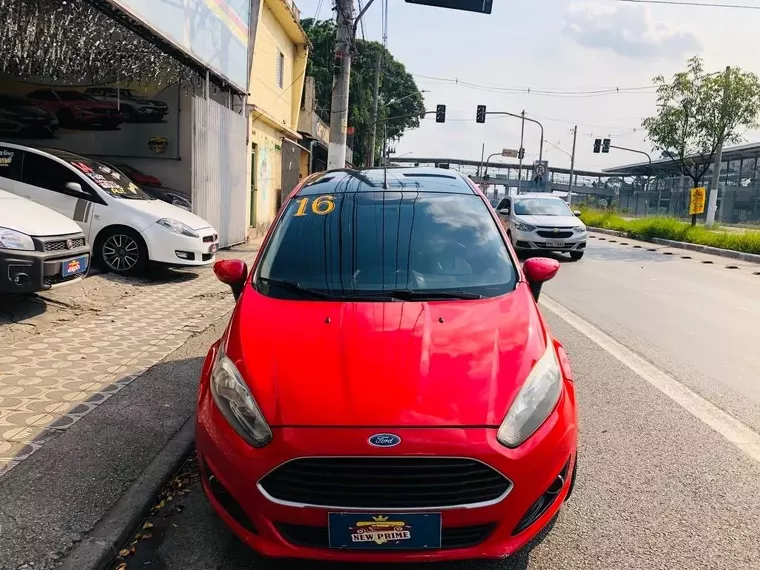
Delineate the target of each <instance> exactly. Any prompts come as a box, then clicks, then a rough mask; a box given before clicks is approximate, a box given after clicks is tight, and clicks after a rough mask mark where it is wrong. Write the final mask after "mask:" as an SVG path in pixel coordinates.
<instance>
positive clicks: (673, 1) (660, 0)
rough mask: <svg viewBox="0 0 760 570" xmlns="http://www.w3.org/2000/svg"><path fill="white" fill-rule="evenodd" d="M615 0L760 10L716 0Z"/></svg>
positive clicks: (619, 0)
mask: <svg viewBox="0 0 760 570" xmlns="http://www.w3.org/2000/svg"><path fill="white" fill-rule="evenodd" d="M612 1H613V2H626V3H628V4H664V5H667V6H699V7H702V8H733V9H739V10H760V6H751V5H747V4H718V3H716V2H690V1H687V0H683V1H681V2H679V1H677V0H612Z"/></svg>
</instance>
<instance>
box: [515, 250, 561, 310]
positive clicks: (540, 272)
mask: <svg viewBox="0 0 760 570" xmlns="http://www.w3.org/2000/svg"><path fill="white" fill-rule="evenodd" d="M557 271H559V261H557V260H556V259H549V258H548V257H531V258H530V259H528V260H526V261H525V263H524V264H523V272H524V273H525V278H526V279H527V280H528V285H529V286H530V292H531V293H533V298H534V299H535V300H536V301H538V297H539V295H541V287H542V286H543V284H544V283H545V282H547V281H549V280H550V279H554V276H555V275H557Z"/></svg>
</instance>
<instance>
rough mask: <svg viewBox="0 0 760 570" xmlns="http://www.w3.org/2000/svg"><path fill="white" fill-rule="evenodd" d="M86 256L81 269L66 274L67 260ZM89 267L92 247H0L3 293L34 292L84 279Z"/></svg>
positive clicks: (0, 281) (1, 291) (0, 290)
mask: <svg viewBox="0 0 760 570" xmlns="http://www.w3.org/2000/svg"><path fill="white" fill-rule="evenodd" d="M82 256H86V257H87V266H86V267H84V268H83V270H82V271H80V272H77V273H75V274H73V275H70V276H67V277H63V276H62V273H61V268H62V263H63V262H64V261H67V260H70V259H74V258H77V257H82ZM89 266H90V248H89V246H87V245H85V246H82V247H77V248H74V249H70V250H65V251H49V252H43V251H18V250H9V249H0V293H34V292H37V291H47V290H48V289H53V288H56V287H60V286H63V285H71V284H73V283H77V282H78V281H81V280H82V279H83V278H84V277H85V276H86V275H87V271H88V269H89Z"/></svg>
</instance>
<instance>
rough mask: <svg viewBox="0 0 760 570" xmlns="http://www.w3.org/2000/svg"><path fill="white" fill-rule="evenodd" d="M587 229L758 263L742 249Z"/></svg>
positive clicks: (759, 258)
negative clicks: (733, 249)
mask: <svg viewBox="0 0 760 570" xmlns="http://www.w3.org/2000/svg"><path fill="white" fill-rule="evenodd" d="M588 229H589V231H591V232H595V233H599V234H606V235H610V236H616V237H625V238H629V239H635V240H637V241H645V242H649V243H654V244H657V245H662V246H664V247H673V248H678V249H685V250H688V251H696V252H698V253H706V254H709V255H717V256H718V257H726V258H729V259H738V260H740V261H746V262H747V263H758V264H760V255H758V254H756V253H744V252H743V251H732V250H730V249H720V248H719V247H711V246H709V245H699V244H696V243H687V242H683V241H673V240H670V239H662V238H651V239H644V238H639V237H632V236H631V235H630V234H629V233H628V232H619V231H617V230H608V229H605V228H595V227H593V226H588Z"/></svg>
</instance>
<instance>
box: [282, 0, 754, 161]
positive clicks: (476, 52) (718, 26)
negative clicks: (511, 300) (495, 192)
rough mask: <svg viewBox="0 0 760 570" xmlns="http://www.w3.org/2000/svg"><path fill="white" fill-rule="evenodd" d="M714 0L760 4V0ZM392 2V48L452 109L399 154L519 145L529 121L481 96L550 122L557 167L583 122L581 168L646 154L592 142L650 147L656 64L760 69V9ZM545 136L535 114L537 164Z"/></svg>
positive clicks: (460, 154) (550, 156) (530, 140)
mask: <svg viewBox="0 0 760 570" xmlns="http://www.w3.org/2000/svg"><path fill="white" fill-rule="evenodd" d="M675 1H681V0H675ZM695 1H696V2H708V1H710V0H695ZM712 1H713V2H714V3H731V4H744V5H754V6H757V7H758V8H760V0H735V1H731V2H729V0H712ZM366 2H367V0H361V3H362V5H366ZM388 2H389V9H388V31H387V33H388V49H389V50H390V52H391V53H392V54H393V56H394V57H395V58H396V59H397V60H398V61H400V62H401V63H403V64H404V65H405V66H406V69H407V71H408V72H409V73H411V74H413V75H414V78H415V81H416V82H417V85H418V86H419V87H420V89H422V90H424V91H427V92H425V93H423V95H424V97H425V104H426V108H427V109H428V110H434V109H435V107H436V105H438V104H445V105H446V108H447V109H446V114H447V121H446V123H445V124H438V123H436V122H435V117H434V116H433V115H431V116H428V118H426V119H425V120H423V121H421V126H420V128H419V129H415V130H413V131H408V132H407V133H406V134H405V135H404V137H403V139H402V140H401V141H400V142H398V143H396V144H395V150H396V155H395V156H399V157H401V156H406V157H414V156H417V157H441V158H469V159H475V160H479V159H480V157H481V151H482V148H483V145H485V154H486V155H490V154H492V153H495V152H500V151H501V149H502V148H509V149H517V148H519V146H520V127H521V121H520V120H519V119H515V118H511V117H492V116H489V117H488V118H487V121H486V123H485V124H478V123H476V122H475V113H476V107H477V105H480V104H482V105H486V106H487V108H488V111H507V112H511V113H515V114H519V113H520V112H521V111H523V110H524V111H525V112H526V116H527V117H530V118H532V119H535V120H538V121H539V122H541V123H542V124H543V127H544V139H545V140H546V141H548V142H544V159H545V160H548V161H549V165H550V167H551V166H552V165H553V166H556V167H558V168H568V167H569V166H570V156H569V154H570V152H571V150H572V145H573V135H572V129H573V127H574V125H578V139H577V149H576V169H580V170H593V171H598V170H601V169H602V168H612V167H615V166H620V165H624V164H631V163H638V162H641V161H642V160H643V161H645V160H646V159H645V158H644V157H643V156H641V155H637V154H633V153H629V152H626V151H621V150H616V149H612V150H611V151H610V154H594V153H593V141H594V139H595V138H606V137H609V138H610V139H611V140H612V144H613V145H616V146H623V147H629V148H633V149H637V150H643V151H645V152H649V151H651V145H650V144H649V143H648V141H647V140H646V132H645V131H644V130H643V129H642V127H641V121H642V120H643V119H644V118H646V117H648V116H651V115H653V114H654V113H655V111H656V106H655V105H656V96H655V88H654V87H653V86H652V79H653V78H654V77H655V76H656V75H660V74H662V75H664V76H665V77H666V78H669V77H671V76H672V75H673V74H674V73H676V72H678V71H682V70H683V69H685V67H686V62H687V60H688V59H689V58H690V57H692V56H694V55H699V56H701V57H702V58H703V59H704V61H705V66H706V68H707V71H720V70H723V69H725V67H726V66H727V65H730V66H732V67H741V68H742V69H743V70H745V71H751V72H753V73H757V74H760V59H758V58H757V56H756V54H757V53H758V47H760V39H757V38H758V37H759V36H758V35H757V30H758V28H759V27H760V9H758V10H750V9H737V8H731V9H729V8H714V7H702V6H699V7H694V6H671V5H657V4H639V3H631V2H623V1H620V0H581V1H578V0H575V1H573V0H494V6H493V12H492V14H490V15H484V14H475V13H468V12H462V11H456V10H446V9H441V8H433V7H427V6H416V5H412V4H407V3H406V2H404V1H403V0H388ZM358 3H359V0H357V1H356V5H358ZM382 3H383V0H374V3H373V4H372V5H371V6H370V8H369V10H368V12H367V14H366V15H365V18H364V35H365V37H366V39H370V40H377V41H382V13H383V10H382ZM296 4H297V6H298V8H299V9H300V10H301V13H302V17H315V16H316V17H318V18H319V19H327V18H333V17H334V15H335V13H334V11H333V9H332V4H333V2H332V1H331V0H296ZM360 35H361V31H360ZM753 38H754V39H753ZM618 88H619V89H620V91H617V90H618ZM599 91H602V92H603V93H593V92H599ZM745 139H746V142H757V141H760V132H747V133H745ZM540 140H541V136H540V131H539V127H538V126H536V125H534V124H532V123H528V122H526V124H525V142H524V147H525V152H526V157H525V160H526V162H527V163H532V162H533V161H534V160H537V159H538V155H539V142H540ZM653 158H656V156H653ZM494 160H498V159H494ZM508 161H509V162H513V159H508Z"/></svg>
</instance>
